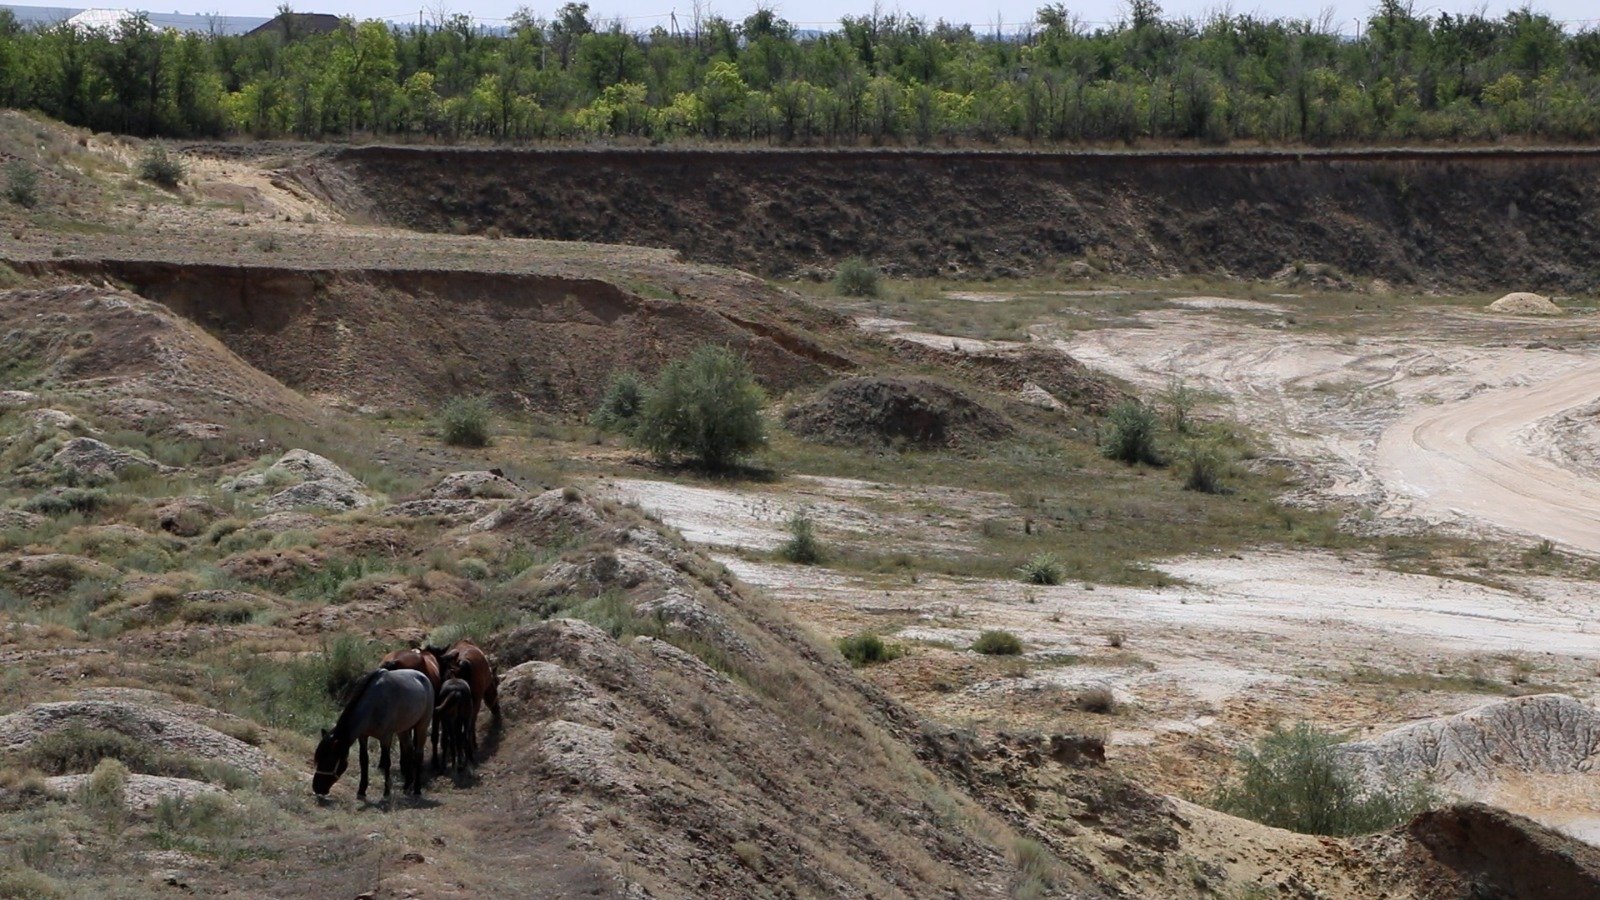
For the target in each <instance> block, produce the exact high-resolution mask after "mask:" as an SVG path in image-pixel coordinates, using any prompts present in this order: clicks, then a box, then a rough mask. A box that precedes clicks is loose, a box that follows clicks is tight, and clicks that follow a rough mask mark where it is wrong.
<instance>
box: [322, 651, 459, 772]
mask: <svg viewBox="0 0 1600 900" xmlns="http://www.w3.org/2000/svg"><path fill="white" fill-rule="evenodd" d="M432 721H433V685H432V684H431V683H429V681H428V678H427V676H426V675H423V674H422V673H421V672H416V671H410V670H401V671H390V670H388V669H375V670H373V671H371V672H368V673H367V674H366V675H363V676H362V677H361V680H360V681H358V682H356V686H355V688H354V689H353V690H352V691H351V692H350V702H349V703H347V704H345V707H344V712H342V713H340V714H339V721H338V722H337V723H336V724H335V725H334V726H333V729H332V730H331V731H330V730H328V729H326V728H324V729H323V730H322V742H321V743H319V744H317V754H316V767H317V768H316V774H315V775H313V776H312V777H311V790H312V791H314V792H315V793H316V795H317V796H318V797H325V796H327V795H328V791H329V790H330V789H332V788H333V783H334V782H335V781H338V780H339V776H340V775H343V774H344V770H345V768H346V767H347V766H348V765H349V762H350V745H351V744H352V743H354V742H356V741H357V740H359V741H360V742H361V785H360V787H358V788H357V789H356V796H357V797H361V798H365V797H366V796H367V738H369V737H370V738H377V739H378V741H379V746H381V747H382V748H383V754H382V755H381V756H380V757H379V758H378V766H379V767H380V768H382V769H383V796H384V798H385V799H388V797H389V787H390V776H389V744H390V742H391V741H392V740H393V739H394V738H395V736H396V735H398V736H399V737H400V777H401V779H402V781H403V783H402V785H401V788H400V789H401V791H402V792H407V791H409V792H411V793H414V794H416V795H417V796H419V797H420V796H421V795H422V753H423V750H424V749H426V747H427V740H428V725H429V724H430V723H431V722H432Z"/></svg>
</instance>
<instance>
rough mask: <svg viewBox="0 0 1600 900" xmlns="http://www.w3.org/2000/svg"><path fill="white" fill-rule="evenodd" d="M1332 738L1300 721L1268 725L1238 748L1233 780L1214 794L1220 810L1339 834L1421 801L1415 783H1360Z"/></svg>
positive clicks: (1402, 817)
mask: <svg viewBox="0 0 1600 900" xmlns="http://www.w3.org/2000/svg"><path fill="white" fill-rule="evenodd" d="M1339 743H1340V742H1339V740H1338V739H1337V738H1336V737H1334V736H1333V735H1331V734H1329V733H1328V732H1325V731H1321V730H1319V729H1317V728H1314V727H1312V726H1311V725H1308V724H1306V723H1304V722H1302V723H1300V724H1298V725H1295V726H1294V727H1293V728H1275V729H1273V730H1272V731H1271V732H1269V733H1268V734H1267V735H1266V736H1265V737H1263V738H1261V740H1259V741H1257V742H1256V745H1255V746H1254V747H1252V748H1246V749H1244V750H1241V751H1240V752H1239V765H1240V769H1241V771H1240V773H1239V777H1238V779H1237V780H1236V781H1235V782H1234V783H1232V784H1230V785H1226V786H1224V787H1223V788H1222V789H1221V790H1220V791H1219V792H1218V793H1217V800H1216V805H1217V808H1218V809H1220V810H1222V811H1223V812H1227V813H1232V814H1233V815H1236V816H1242V817H1244V818H1246V819H1254V820H1255V821H1257V822H1261V823H1263V824H1266V825H1272V826H1276V827H1278V828H1287V829H1289V830H1290V831H1298V832H1301V833H1303V834H1324V835H1330V836H1333V837H1341V836H1346V835H1353V834H1370V833H1372V832H1375V831H1382V830H1383V829H1385V828H1392V827H1394V826H1395V825H1399V824H1400V823H1402V822H1405V821H1406V820H1408V819H1410V818H1411V817H1412V816H1413V815H1415V814H1416V813H1418V812H1420V811H1422V810H1423V809H1425V808H1427V806H1428V804H1429V803H1430V801H1431V800H1432V793H1431V792H1430V791H1428V790H1427V788H1426V786H1424V785H1421V784H1420V783H1419V784H1413V785H1406V786H1398V787H1391V788H1389V789H1387V790H1367V789H1366V788H1364V787H1363V786H1362V785H1361V783H1360V781H1359V780H1358V779H1357V778H1356V775H1355V772H1354V770H1353V769H1352V768H1351V767H1350V765H1349V763H1347V762H1346V761H1344V760H1343V759H1341V758H1340V756H1339V754H1338V750H1337V748H1338V745H1339Z"/></svg>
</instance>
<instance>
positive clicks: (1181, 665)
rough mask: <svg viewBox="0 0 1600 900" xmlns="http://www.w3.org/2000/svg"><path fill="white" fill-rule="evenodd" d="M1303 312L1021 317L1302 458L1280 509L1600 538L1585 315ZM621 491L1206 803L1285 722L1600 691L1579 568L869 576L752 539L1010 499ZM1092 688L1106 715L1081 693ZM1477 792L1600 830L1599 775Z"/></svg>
mask: <svg viewBox="0 0 1600 900" xmlns="http://www.w3.org/2000/svg"><path fill="white" fill-rule="evenodd" d="M1006 299H1009V296H1008V297H1007V298H1006ZM1094 301H1095V296H1094V295H1092V294H1090V295H1086V296H1084V297H1066V298H1063V300H1062V302H1063V303H1065V304H1073V303H1077V302H1084V303H1092V302H1094ZM954 302H968V303H971V302H981V301H979V300H977V299H976V298H973V297H970V296H966V295H963V296H962V297H960V298H956V299H955V300H954ZM994 302H997V303H998V302H1004V300H997V301H994ZM1296 302H1297V300H1296V298H1293V297H1285V298H1282V299H1280V300H1274V301H1273V302H1264V301H1259V300H1243V299H1231V298H1227V297H1181V296H1174V297H1172V298H1169V302H1167V303H1166V304H1165V305H1163V306H1162V307H1160V308H1157V309H1153V310H1146V311H1142V312H1139V313H1136V314H1135V315H1134V316H1133V317H1132V319H1131V321H1130V319H1129V318H1128V317H1126V316H1123V317H1119V319H1118V320H1117V324H1115V325H1114V326H1111V327H1104V328H1091V329H1082V328H1079V329H1076V330H1066V329H1061V330H1059V331H1058V330H1057V329H1055V328H1054V327H1053V326H1052V325H1051V323H1049V322H1043V323H1040V324H1038V325H1035V326H1033V327H1032V328H1031V329H1030V331H1031V333H1032V334H1033V335H1034V339H1035V340H1036V341H1049V342H1051V343H1052V344H1054V345H1055V346H1057V347H1059V348H1060V349H1061V350H1062V351H1063V352H1065V353H1069V354H1071V355H1072V356H1074V357H1076V358H1078V359H1079V360H1081V361H1083V362H1085V363H1087V364H1089V365H1091V366H1094V367H1097V368H1100V369H1102V370H1104V371H1106V372H1109V373H1111V374H1113V375H1116V376H1118V377H1119V378H1122V379H1124V380H1126V381H1128V382H1130V383H1132V384H1135V385H1137V386H1139V387H1141V388H1146V389H1151V390H1154V389H1159V388H1161V387H1163V386H1164V385H1165V384H1167V383H1168V381H1169V380H1170V379H1171V378H1172V377H1173V376H1174V375H1176V376H1179V377H1181V378H1183V379H1184V380H1185V381H1186V382H1187V383H1188V384H1189V385H1190V386H1191V387H1195V388H1198V389H1200V390H1202V391H1204V392H1205V393H1206V395H1207V396H1208V397H1210V398H1211V401H1212V402H1211V403H1210V404H1208V406H1209V408H1210V409H1211V410H1212V411H1213V412H1214V413H1217V414H1226V415H1231V416H1235V417H1237V418H1239V419H1241V420H1243V421H1245V422H1247V423H1249V424H1250V425H1252V426H1253V427H1255V428H1256V429H1258V430H1259V431H1260V432H1261V433H1262V434H1263V435H1264V436H1265V438H1266V440H1267V441H1268V443H1270V444H1271V445H1272V446H1274V447H1275V448H1276V450H1277V452H1279V453H1281V454H1282V455H1283V456H1284V457H1286V458H1287V459H1288V460H1291V461H1292V462H1294V463H1295V464H1296V465H1297V466H1298V467H1299V468H1300V470H1301V471H1303V472H1304V473H1306V478H1305V487H1304V488H1303V489H1302V490H1301V491H1300V492H1298V494H1297V495H1296V496H1295V497H1293V498H1291V499H1293V500H1296V501H1299V502H1321V501H1325V500H1328V499H1335V500H1339V501H1344V502H1348V503H1351V504H1353V507H1354V508H1355V509H1357V510H1358V511H1359V515H1357V516H1355V517H1353V518H1352V527H1370V528H1374V529H1379V530H1381V529H1384V528H1395V529H1402V528H1411V529H1414V528H1417V527H1441V526H1443V527H1447V528H1449V529H1451V530H1453V531H1456V532H1459V533H1464V534H1467V535H1470V536H1473V537H1477V538H1480V539H1482V540H1486V541H1505V542H1509V543H1511V544H1513V545H1515V546H1525V545H1526V546H1532V545H1533V544H1536V543H1537V542H1538V541H1541V540H1549V541H1552V542H1554V543H1555V544H1557V545H1560V546H1563V547H1565V548H1567V549H1569V550H1572V551H1576V552H1578V553H1581V554H1585V555H1588V554H1596V553H1600V476H1597V464H1596V458H1597V457H1596V454H1595V452H1594V451H1593V450H1591V449H1589V448H1600V441H1597V440H1596V438H1600V434H1596V433H1595V423H1596V421H1597V420H1596V411H1597V409H1600V347H1597V346H1596V345H1595V344H1594V343H1593V342H1592V340H1591V339H1590V337H1589V335H1590V334H1591V333H1593V330H1594V328H1595V326H1596V325H1597V324H1600V322H1597V321H1596V319H1595V317H1594V316H1592V315H1574V316H1568V317H1565V318H1563V319H1560V320H1553V321H1552V320H1541V321H1528V320H1523V319H1516V318H1511V317H1505V316H1496V315H1489V314H1485V313H1480V312H1477V311H1476V310H1474V309H1472V308H1469V307H1461V306H1447V305H1428V304H1421V305H1412V306H1408V307H1406V308H1404V310H1403V311H1402V312H1398V313H1395V312H1390V313H1387V314H1385V315H1382V316H1365V317H1363V316H1352V317H1349V319H1347V320H1341V324H1340V327H1338V328H1331V327H1297V326H1296V324H1295V322H1294V320H1295V318H1296V310H1295V304H1296ZM864 327H866V328H869V329H872V330H876V331H882V332H889V333H895V332H901V333H903V334H904V336H905V338H906V339H908V340H914V341H920V342H927V343H934V342H938V343H940V344H942V345H943V346H952V345H954V346H957V347H961V349H963V350H966V351H967V352H983V351H984V350H985V349H986V344H987V343H988V342H983V341H955V342H950V341H949V340H948V339H945V338H943V337H941V336H939V335H930V334H929V333H928V332H927V331H925V330H923V329H922V328H920V327H919V326H918V325H917V324H915V323H912V322H909V321H907V322H899V321H884V320H882V319H876V320H869V321H867V322H865V323H864ZM607 490H609V491H611V492H612V493H613V495H615V496H619V497H624V498H628V499H632V500H636V501H638V502H639V503H640V504H641V505H643V506H644V507H645V508H646V509H648V510H650V511H652V512H654V513H656V514H658V515H660V516H661V517H662V518H663V519H664V520H665V521H666V522H667V523H668V524H671V525H674V526H676V527H679V528H681V529H682V530H683V531H684V533H685V534H686V536H688V537H689V539H691V540H694V541H697V542H700V543H703V544H706V545H708V546H710V547H712V548H714V549H716V550H718V551H720V552H719V553H718V558H719V559H721V560H722V562H723V563H724V564H725V565H727V566H728V567H729V568H730V569H731V570H733V571H734V572H735V573H736V574H737V575H738V576H739V577H740V578H742V579H744V580H745V581H747V582H749V583H752V584H756V585H760V586H762V587H764V588H765V589H766V590H768V591H769V592H770V593H771V594H772V595H773V596H774V597H776V598H777V599H779V600H780V601H781V602H783V603H784V604H785V605H786V606H787V607H788V608H789V609H790V610H791V611H792V612H793V613H794V614H796V615H797V616H798V617H799V618H800V619H801V620H803V621H805V622H807V623H809V624H811V625H812V626H813V627H814V628H816V629H817V631H818V632H819V633H821V634H822V635H823V636H825V637H827V638H836V637H839V636H842V635H846V634H850V633H854V632H857V631H860V630H864V629H871V630H876V631H879V632H880V633H884V634H892V635H894V636H895V639H896V640H899V641H901V642H903V643H904V644H905V645H906V646H907V647H908V648H910V649H911V651H912V652H911V653H909V654H908V655H907V656H906V657H904V658H902V659H900V660H897V661H895V662H893V663H891V664H889V665H886V666H878V667H873V668H871V669H868V670H865V671H867V672H868V675H869V677H871V678H873V679H874V680H876V681H878V682H879V683H880V684H882V685H883V686H884V687H886V688H887V689H889V690H890V691H891V692H893V693H895V694H896V695H898V696H900V697H902V698H904V699H905V700H907V701H908V702H909V703H911V704H912V705H913V706H915V707H916V708H918V709H919V710H921V711H922V712H924V713H926V714H928V715H931V716H934V717H936V718H939V719H941V720H945V721H950V722H957V723H961V722H966V723H971V724H973V725H975V726H983V725H986V724H987V725H993V726H995V727H1017V726H1019V725H1024V726H1033V727H1039V728H1045V729H1052V728H1053V729H1063V728H1079V729H1081V728H1091V729H1095V730H1099V731H1102V732H1103V733H1105V734H1106V735H1107V737H1108V739H1109V750H1108V752H1109V754H1110V755H1111V757H1112V758H1114V759H1116V760H1117V761H1118V762H1119V763H1120V764H1121V765H1122V766H1123V767H1124V768H1125V769H1126V770H1127V771H1129V772H1130V773H1132V774H1134V775H1135V776H1136V777H1140V778H1141V779H1143V780H1145V781H1146V782H1148V783H1150V784H1151V785H1152V786H1154V787H1156V788H1158V789H1161V790H1165V791H1168V792H1171V793H1174V794H1178V795H1181V796H1187V797H1191V798H1203V797H1204V796H1205V795H1206V793H1207V792H1208V791H1209V790H1210V788H1211V787H1212V786H1214V785H1215V784H1216V781H1217V778H1218V777H1219V775H1220V774H1221V773H1222V772H1223V771H1224V770H1225V769H1226V768H1227V766H1228V764H1229V761H1230V760H1231V757H1232V754H1233V753H1234V752H1235V751H1236V749H1237V748H1238V746H1240V745H1241V744H1243V743H1246V742H1248V741H1250V740H1252V739H1254V738H1255V737H1256V736H1258V735H1259V734H1260V733H1261V732H1262V731H1263V730H1264V729H1266V728H1268V727H1270V726H1271V725H1273V724H1277V723H1283V722H1291V721H1296V720H1300V719H1309V720H1311V721H1314V722H1316V723H1318V724H1320V725H1322V726H1324V727H1330V728H1335V729H1339V730H1341V731H1345V732H1348V733H1349V734H1350V735H1351V736H1352V737H1364V736H1370V735H1374V734H1377V733H1381V732H1383V731H1385V730H1388V729H1390V728H1393V727H1396V726H1398V725H1402V724H1405V723H1408V722H1414V721H1418V720H1421V719H1426V718H1431V717H1436V716H1442V715H1448V714H1451V713H1456V712H1460V711H1462V710H1466V709H1470V708H1472V707H1474V706H1478V705H1481V704H1483V703H1486V702H1491V701H1494V700H1498V699H1501V698H1502V697H1503V696H1505V695H1510V694H1523V693H1537V692H1545V691H1552V692H1561V693H1567V694H1571V695H1573V696H1576V697H1578V698H1580V699H1583V700H1585V701H1589V702H1593V701H1594V699H1595V694H1596V691H1597V688H1600V590H1597V589H1596V588H1597V587H1600V586H1597V585H1595V584H1593V583H1590V582H1586V581H1579V580H1573V579H1564V578H1554V577H1525V576H1517V575H1509V576H1505V575H1502V574H1501V573H1496V575H1497V577H1496V578H1495V579H1493V581H1492V583H1477V582H1475V581H1472V580H1461V579H1456V578H1444V577H1434V576H1429V575H1419V574H1406V573H1400V572H1396V571H1392V570H1390V569H1388V568H1385V567H1384V566H1383V563H1382V561H1381V560H1378V559H1375V558H1369V557H1366V556H1363V555H1342V556H1341V555H1335V554H1331V553H1327V552H1308V553H1290V552H1285V551H1278V550H1273V551H1266V550H1262V551H1254V552H1246V553H1240V554H1229V555H1216V556H1211V557H1194V558H1184V559H1174V560H1169V561H1167V562H1165V563H1163V564H1161V565H1160V566H1159V568H1161V569H1162V570H1163V571H1165V572H1166V573H1168V574H1169V575H1170V576H1171V577H1172V578H1173V579H1174V582H1175V586H1169V587H1164V588H1147V589H1146V588H1126V587H1115V586H1106V585H1086V584H1070V585H1063V586H1059V587H1037V586H1029V585H1024V584H1021V583H1018V582H1012V581H995V580H979V579H959V578H945V577H931V576H928V575H926V574H922V575H911V574H862V573H854V572H844V571H834V570H829V569H826V568H807V567H800V566H792V565H787V564H781V563H773V562H770V561H766V558H764V557H762V556H759V555H758V554H756V553H752V552H749V551H763V550H769V549H771V548H772V547H774V546H776V545H777V543H778V542H779V541H780V540H781V539H782V537H783V522H784V521H785V520H786V519H787V517H788V516H789V515H790V514H791V513H792V512H793V511H794V510H795V509H798V508H801V507H805V508H808V509H810V510H811V512H812V515H813V517H814V518H815V519H816V520H817V522H818V524H819V526H820V527H821V528H822V529H823V530H824V532H825V533H830V534H831V535H832V536H833V537H834V539H836V540H843V541H846V542H848V541H849V540H850V537H851V535H852V534H854V535H858V536H859V537H860V538H861V539H862V541H863V542H870V541H871V540H872V539H874V538H875V537H881V535H883V534H885V533H888V534H893V535H896V536H898V538H899V539H900V540H903V541H904V542H906V543H907V544H915V545H919V546H923V547H928V548H939V547H946V548H948V547H956V546H960V545H961V541H962V538H961V537H960V535H961V534H963V533H966V534H971V533H972V527H971V521H973V520H976V519H978V518H981V517H982V516H984V515H985V514H990V515H992V514H994V512H995V510H994V509H993V507H992V505H993V504H1000V503H1005V502H1006V501H1005V499H1004V498H1002V497H999V496H997V495H990V494H982V493H978V492H969V491H961V490H958V489H954V488H942V487H930V486H926V485H923V486H917V487H906V486H899V485H877V484H871V483H867V482H859V481H849V480H844V479H817V478H795V479H788V480H786V481H785V482H784V483H781V484H775V485H754V486H750V487H748V488H746V487H739V488H727V487H722V486H717V487H697V486H682V485H671V484H666V483H662V482H653V481H644V480H619V481H613V482H610V483H609V484H608V487H607ZM741 551H743V552H741ZM989 628H1004V629H1007V630H1010V631H1013V632H1015V633H1017V634H1018V635H1019V636H1020V637H1022V638H1023V640H1024V642H1025V643H1026V646H1027V647H1028V653H1027V654H1026V656H1025V658H1024V659H1023V660H1022V661H1016V660H1009V661H1007V660H996V659H991V658H987V657H980V656H978V655H976V654H973V653H971V652H970V651H967V650H966V649H964V648H966V647H967V645H968V644H970V642H971V641H972V639H973V638H974V637H975V636H976V635H977V634H978V633H979V632H980V631H982V630H984V629H989ZM1102 687H1103V688H1108V689H1110V690H1111V692H1112V693H1113V695H1114V697H1115V698H1116V703H1117V707H1116V710H1115V711H1114V712H1112V713H1110V714H1102V713H1092V712H1087V711H1084V710H1082V709H1079V708H1078V707H1079V703H1078V700H1079V698H1080V696H1081V695H1082V694H1083V692H1084V691H1085V690H1087V689H1090V688H1102ZM1478 796H1479V797H1481V798H1483V799H1488V800H1491V801H1492V802H1497V803H1499V804H1501V805H1504V806H1506V807H1508V808H1511V809H1514V810H1516V811H1519V812H1524V813H1527V814H1530V815H1533V816H1535V817H1536V818H1539V819H1541V820H1543V821H1545V822H1547V823H1548V824H1551V825H1554V826H1556V827H1560V828H1563V829H1564V830H1567V831H1569V832H1571V833H1573V834H1576V835H1579V836H1582V837H1585V838H1586V839H1588V840H1590V841H1597V842H1600V814H1596V813H1594V812H1593V810H1595V809H1600V776H1596V775H1591V774H1579V775H1573V776H1567V777H1560V778H1556V777H1532V778H1519V779H1518V780H1517V781H1516V783H1510V782H1506V783H1500V784H1495V785H1490V786H1487V787H1485V788H1484V789H1483V790H1482V791H1480V792H1479V794H1478Z"/></svg>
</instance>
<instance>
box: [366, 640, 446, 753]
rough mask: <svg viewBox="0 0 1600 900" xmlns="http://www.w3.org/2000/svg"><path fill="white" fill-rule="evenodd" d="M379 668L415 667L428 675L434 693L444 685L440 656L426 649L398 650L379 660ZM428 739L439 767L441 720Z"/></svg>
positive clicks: (414, 668)
mask: <svg viewBox="0 0 1600 900" xmlns="http://www.w3.org/2000/svg"><path fill="white" fill-rule="evenodd" d="M378 668H380V669H389V670H391V671H393V670H397V669H413V670H415V671H418V672H421V673H422V674H424V675H426V676H428V683H429V684H431V685H433V693H434V694H435V695H437V694H438V693H439V691H440V690H441V689H442V688H443V687H444V678H443V676H442V674H441V671H440V669H439V657H438V656H437V655H435V654H433V653H429V652H427V651H424V650H418V649H415V648H413V649H410V650H396V651H394V652H393V653H391V654H389V655H388V656H385V657H384V658H383V659H382V660H380V661H379V662H378ZM428 740H429V742H431V743H432V744H433V767H434V768H435V769H437V768H439V722H438V720H437V719H435V720H434V723H433V727H432V729H431V733H430V734H429V735H428Z"/></svg>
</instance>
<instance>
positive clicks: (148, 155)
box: [139, 144, 187, 189]
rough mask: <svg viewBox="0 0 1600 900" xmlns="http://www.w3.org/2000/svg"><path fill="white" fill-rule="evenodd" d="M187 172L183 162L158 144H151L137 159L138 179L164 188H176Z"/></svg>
mask: <svg viewBox="0 0 1600 900" xmlns="http://www.w3.org/2000/svg"><path fill="white" fill-rule="evenodd" d="M186 174H187V172H186V170H185V168H184V165H183V160H182V159H181V158H180V157H179V156H177V155H176V154H173V153H168V152H167V148H166V147H164V146H162V145H160V144H151V145H150V148H149V149H148V150H145V151H144V155H142V156H140V157H139V177H140V178H141V179H143V180H145V181H148V182H150V183H151V184H159V185H161V186H162V187H164V188H168V189H171V188H176V187H177V186H178V183H179V182H181V181H183V178H184V175H186Z"/></svg>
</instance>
